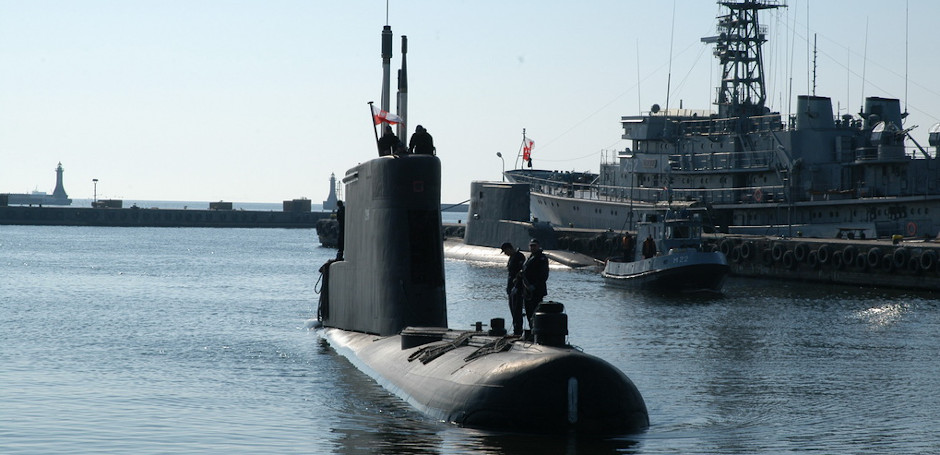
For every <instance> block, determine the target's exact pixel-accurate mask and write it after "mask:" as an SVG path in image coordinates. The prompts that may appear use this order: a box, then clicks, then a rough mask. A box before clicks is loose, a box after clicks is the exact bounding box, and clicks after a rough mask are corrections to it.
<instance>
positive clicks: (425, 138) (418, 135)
mask: <svg viewBox="0 0 940 455" xmlns="http://www.w3.org/2000/svg"><path fill="white" fill-rule="evenodd" d="M408 150H409V151H410V152H411V153H414V154H417V155H433V154H434V151H435V150H434V138H432V137H431V134H430V133H428V130H426V129H425V128H424V127H423V126H421V125H418V126H417V127H416V128H415V132H414V134H412V135H411V140H410V141H408Z"/></svg>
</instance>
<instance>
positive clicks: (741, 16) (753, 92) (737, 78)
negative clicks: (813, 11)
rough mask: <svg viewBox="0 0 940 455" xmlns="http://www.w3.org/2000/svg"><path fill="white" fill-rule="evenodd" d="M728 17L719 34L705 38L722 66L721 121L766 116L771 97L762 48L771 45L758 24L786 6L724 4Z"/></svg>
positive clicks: (762, 1)
mask: <svg viewBox="0 0 940 455" xmlns="http://www.w3.org/2000/svg"><path fill="white" fill-rule="evenodd" d="M720 3H721V4H722V5H723V6H725V7H726V8H728V10H729V12H728V14H726V15H724V16H719V17H718V34H717V35H716V36H711V37H705V38H702V42H703V43H708V44H714V45H715V51H714V55H715V57H718V60H719V61H720V62H721V66H722V70H721V76H722V77H721V87H720V89H719V92H718V99H717V100H716V101H715V104H716V105H718V115H719V116H720V117H745V116H750V115H763V114H764V105H765V102H766V100H767V93H766V90H765V88H764V62H763V54H762V52H761V46H762V45H763V44H764V43H765V42H767V30H766V27H761V25H760V23H759V22H758V12H759V11H761V10H765V9H774V8H779V7H781V6H785V5H783V4H781V3H780V2H778V1H777V0H740V1H737V2H733V1H722V2H720Z"/></svg>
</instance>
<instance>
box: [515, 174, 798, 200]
mask: <svg viewBox="0 0 940 455" xmlns="http://www.w3.org/2000/svg"><path fill="white" fill-rule="evenodd" d="M516 178H517V180H519V181H520V182H525V183H528V184H529V188H530V191H531V192H533V193H537V194H545V195H550V196H557V197H563V198H568V199H582V200H592V201H608V202H625V203H626V202H629V201H631V200H633V201H641V202H642V203H655V202H662V201H668V200H669V199H670V197H671V198H672V200H674V201H701V202H704V203H709V204H735V203H765V202H779V201H783V200H784V199H785V194H786V193H785V187H784V186H783V185H765V186H747V187H733V188H672V189H671V190H670V189H669V188H667V187H666V186H651V187H650V186H636V187H632V188H631V187H624V186H612V185H600V184H597V183H594V184H585V183H567V182H562V181H557V180H547V179H538V178H534V177H520V176H516Z"/></svg>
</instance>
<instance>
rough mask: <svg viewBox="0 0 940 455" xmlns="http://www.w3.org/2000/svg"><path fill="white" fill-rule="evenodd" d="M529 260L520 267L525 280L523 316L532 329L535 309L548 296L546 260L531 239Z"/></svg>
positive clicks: (539, 247) (537, 245) (536, 243)
mask: <svg viewBox="0 0 940 455" xmlns="http://www.w3.org/2000/svg"><path fill="white" fill-rule="evenodd" d="M529 252H530V253H531V254H530V255H529V259H527V260H526V261H525V264H524V265H523V266H522V276H523V278H524V280H525V287H526V292H525V302H524V303H525V315H526V318H528V319H529V327H532V318H533V316H535V309H536V308H538V306H539V304H540V303H542V298H543V297H545V296H546V295H548V288H547V286H546V283H547V282H548V258H547V257H545V255H544V254H542V247H541V246H539V241H538V240H536V239H532V240H531V241H529Z"/></svg>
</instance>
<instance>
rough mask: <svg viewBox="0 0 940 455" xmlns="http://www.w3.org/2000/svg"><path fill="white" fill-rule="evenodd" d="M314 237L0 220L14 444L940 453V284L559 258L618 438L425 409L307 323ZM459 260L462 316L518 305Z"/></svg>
mask: <svg viewBox="0 0 940 455" xmlns="http://www.w3.org/2000/svg"><path fill="white" fill-rule="evenodd" d="M333 255H334V251H333V250H328V249H323V248H320V247H318V246H317V244H316V239H315V233H314V232H313V231H311V230H262V229H258V230H248V229H147V228H131V229H127V228H82V227H16V226H0V346H2V350H0V453H4V454H26V453H28V454H62V453H81V454H91V453H94V454H116V453H119V454H126V453H136V454H150V453H226V454H232V453H253V454H254V453H383V454H391V453H407V454H455V453H457V454H459V453H493V454H514V453H559V454H561V453H591V454H593V453H637V454H660V453H661V454H667V453H668V454H675V453H683V454H697V453H703V454H704V453H708V454H712V453H723V454H727V453H741V454H751V453H797V452H800V453H805V452H810V453H840V454H841V453H871V454H884V453H898V454H916V453H923V454H928V453H940V426H938V422H940V411H937V409H940V395H938V394H937V391H938V390H940V360H938V353H940V304H938V301H940V300H938V295H932V294H922V293H907V292H900V291H885V290H858V289H852V288H846V287H821V286H809V285H805V284H800V283H797V284H785V283H778V282H769V281H757V280H743V279H742V280H732V281H730V282H729V283H728V286H727V288H726V291H727V292H726V293H725V295H723V296H720V297H710V298H693V297H668V298H667V297H661V296H657V295H651V294H644V293H639V292H631V291H624V290H618V289H614V288H609V287H606V286H604V285H603V283H602V281H601V279H600V278H599V276H598V275H597V274H596V273H590V272H584V271H571V270H564V269H553V271H552V276H551V279H550V281H549V287H550V288H549V292H550V298H552V299H554V300H557V301H561V302H563V303H565V304H566V307H567V312H568V314H569V318H570V321H571V324H570V332H571V335H570V338H569V340H570V341H571V343H572V344H576V345H578V346H581V347H582V348H584V349H585V351H587V352H589V353H592V354H595V355H598V356H600V357H602V358H604V359H606V360H608V361H610V362H611V363H613V364H614V365H616V366H618V367H619V368H621V369H622V370H623V371H625V372H626V373H627V374H628V375H629V376H630V377H631V378H632V379H633V380H634V382H635V383H636V384H637V386H638V387H639V389H640V391H641V392H642V393H643V396H644V397H645V399H646V402H647V406H648V407H649V411H650V420H651V422H652V426H651V428H650V429H649V430H648V431H647V432H645V433H643V434H639V435H628V436H624V437H621V438H615V439H612V440H603V441H598V440H575V439H567V438H562V437H558V438H550V437H544V436H525V435H507V434H494V433H487V432H481V431H476V430H469V429H463V428H457V427H454V426H451V425H448V424H444V423H440V422H436V421H432V420H428V419H426V418H425V417H424V416H423V415H421V414H418V413H417V412H415V411H413V410H412V409H411V408H410V407H408V406H407V405H405V404H403V403H402V402H401V401H400V400H398V399H397V398H395V397H394V396H391V395H389V394H388V393H386V392H385V391H384V390H383V389H381V388H380V387H379V386H377V385H375V384H374V383H373V382H372V381H371V380H370V379H368V378H367V377H366V376H365V375H363V374H361V373H359V372H358V371H357V370H356V369H355V368H353V367H352V366H351V365H350V364H349V363H348V362H347V361H346V360H345V359H344V358H342V357H340V356H338V355H337V354H336V353H334V352H333V351H332V350H331V349H330V348H329V346H328V345H326V344H325V343H324V342H323V341H322V340H321V339H320V338H319V337H318V336H317V335H316V333H315V332H311V331H309V330H307V329H306V327H305V325H306V323H307V320H308V319H309V318H310V317H311V315H313V314H314V310H315V300H316V296H315V294H314V289H315V287H316V283H317V278H318V274H317V268H318V267H319V266H320V264H322V263H323V262H324V261H325V260H326V259H327V258H329V257H331V256H333ZM503 273H504V272H503V270H502V268H501V267H496V266H486V265H481V264H472V263H467V262H454V261H448V262H447V279H448V284H447V288H448V299H449V301H448V311H449V316H450V325H451V326H452V327H469V326H470V324H472V323H473V322H474V321H476V320H488V319H489V318H490V317H493V316H504V317H508V311H507V309H506V305H505V302H504V300H503V297H504V296H503V290H502V283H503Z"/></svg>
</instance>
